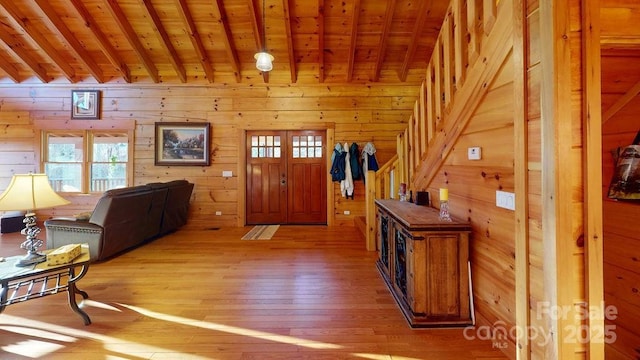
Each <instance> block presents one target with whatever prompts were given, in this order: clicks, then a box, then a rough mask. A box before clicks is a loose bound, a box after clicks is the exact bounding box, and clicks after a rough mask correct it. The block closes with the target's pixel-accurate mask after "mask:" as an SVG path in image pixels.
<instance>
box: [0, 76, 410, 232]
mask: <svg viewBox="0 0 640 360" xmlns="http://www.w3.org/2000/svg"><path fill="white" fill-rule="evenodd" d="M74 88H75V87H70V86H59V85H56V86H43V85H40V86H36V85H34V86H20V85H18V86H15V85H14V86H11V87H2V86H0V98H2V100H3V102H2V107H1V108H0V123H6V122H10V123H9V124H7V125H6V126H4V127H3V128H2V129H0V131H2V132H3V136H2V138H0V156H2V158H3V159H6V158H9V159H11V158H13V157H15V160H13V161H12V162H11V161H8V162H7V163H3V165H2V166H3V167H5V170H6V171H4V172H3V173H4V174H8V175H7V176H5V177H4V178H2V179H0V181H1V180H4V182H6V183H8V181H9V180H10V178H11V176H10V175H11V174H13V173H16V172H24V171H26V170H29V171H39V165H38V164H33V159H37V158H38V156H37V154H39V151H40V150H39V149H38V147H39V145H38V142H37V141H34V139H35V138H36V137H37V136H39V129H36V128H34V125H33V121H34V120H38V121H42V122H47V121H62V122H63V123H65V121H66V123H65V124H66V125H65V126H68V127H70V128H71V127H81V125H80V124H82V126H85V124H88V126H90V124H91V122H82V123H81V122H76V121H72V120H69V116H70V106H71V105H70V95H71V89H74ZM92 88H97V89H99V90H101V91H102V111H101V120H96V121H98V122H100V123H101V124H105V123H106V124H108V123H109V122H112V121H113V122H115V121H117V120H121V119H132V120H135V133H134V139H133V146H134V159H132V163H133V166H134V171H133V173H134V178H133V183H134V185H138V184H144V183H148V182H154V181H164V180H169V179H175V178H184V179H187V180H189V181H192V182H194V183H195V185H196V186H195V188H194V194H193V197H192V207H191V213H190V221H189V223H188V225H187V226H188V227H195V228H202V227H210V226H236V224H237V223H238V221H239V220H238V216H239V213H238V206H239V205H238V203H237V201H236V199H237V198H238V196H239V192H243V191H244V189H240V188H239V186H240V185H239V184H240V182H239V180H238V178H237V174H239V173H240V170H241V169H240V166H241V163H242V162H243V161H244V160H243V159H240V160H239V159H238V154H239V153H240V150H241V149H240V148H239V146H240V144H239V143H238V136H239V131H241V129H279V128H283V129H291V128H299V129H304V128H307V127H308V128H312V129H325V128H328V127H332V128H335V134H334V138H335V140H336V141H339V142H341V143H344V142H347V143H349V144H351V143H352V142H357V143H358V144H359V145H360V147H361V148H362V147H363V146H364V145H365V144H366V143H367V142H373V143H374V145H375V146H376V148H377V150H378V151H377V153H376V155H377V158H378V161H379V162H380V164H381V165H382V164H383V163H384V162H385V161H387V160H388V159H390V158H391V157H392V156H393V154H395V147H396V138H395V137H396V135H397V134H398V133H399V132H400V131H402V130H403V129H404V127H406V119H407V116H408V115H409V114H411V113H412V112H413V107H414V104H415V101H416V99H417V96H418V89H419V86H416V85H402V86H400V85H390V84H371V85H366V86H363V85H349V84H331V85H327V84H323V85H269V86H267V85H246V86H245V85H242V84H239V85H231V86H193V85H191V86H183V85H176V86H171V85H145V84H139V85H136V86H129V85H126V86H125V85H117V84H116V85H105V86H101V87H99V88H98V87H92ZM156 121H163V122H176V121H178V122H180V121H189V122H209V123H211V125H212V128H211V136H212V141H211V151H212V164H211V166H208V167H178V166H175V167H169V166H155V165H154V157H155V147H154V142H155V126H154V123H155V122H156ZM5 135H6V137H5ZM8 139H11V141H8ZM333 146H334V144H329V143H328V144H327V155H328V156H330V153H331V151H332V150H333ZM11 153H14V154H13V155H12V154H11ZM29 159H32V160H29ZM4 164H6V165H4ZM223 170H232V171H233V173H234V177H233V178H229V179H227V178H222V176H221V174H222V171H223ZM355 193H356V196H355V199H354V200H348V201H347V200H345V199H343V198H341V195H340V190H339V186H338V184H337V183H336V184H334V196H335V199H336V203H335V204H328V207H329V209H330V212H331V213H334V214H335V215H334V216H335V217H337V218H339V224H340V225H345V224H346V225H349V224H352V223H353V218H354V216H361V215H362V214H364V186H363V185H362V183H361V181H360V182H356V189H355ZM83 199H93V200H95V201H97V197H95V196H89V197H84V198H83ZM70 200H71V201H72V202H73V205H68V206H65V207H60V208H59V209H52V210H44V211H42V212H41V214H42V215H41V216H43V217H46V216H50V215H51V214H53V213H54V212H55V213H56V214H62V215H72V214H74V213H78V212H81V211H90V210H92V209H93V205H94V204H95V202H94V203H91V202H87V201H85V200H83V201H82V202H80V197H78V196H71V198H70ZM344 210H349V211H350V212H351V215H344V214H343V212H344ZM216 211H222V213H223V215H222V216H215V212H216Z"/></svg>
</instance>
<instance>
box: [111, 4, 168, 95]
mask: <svg viewBox="0 0 640 360" xmlns="http://www.w3.org/2000/svg"><path fill="white" fill-rule="evenodd" d="M105 3H106V4H107V9H108V10H109V12H110V13H111V15H112V16H113V18H114V20H115V21H116V23H117V24H118V27H119V28H120V30H121V31H122V33H123V34H124V36H125V37H126V38H127V40H128V41H129V44H130V45H131V47H133V50H134V51H135V52H136V54H137V55H138V58H140V61H142V65H143V66H144V68H145V69H146V70H147V73H148V74H149V76H151V79H152V80H153V82H155V83H159V82H160V75H159V74H158V69H157V68H156V65H155V64H154V62H153V61H152V60H151V57H150V56H149V54H147V52H146V51H145V49H144V46H142V43H141V42H140V39H138V35H136V32H135V31H134V30H133V27H131V24H130V23H129V20H127V17H126V16H125V14H124V12H123V11H122V9H121V8H120V5H118V2H117V1H116V0H106V2H105Z"/></svg>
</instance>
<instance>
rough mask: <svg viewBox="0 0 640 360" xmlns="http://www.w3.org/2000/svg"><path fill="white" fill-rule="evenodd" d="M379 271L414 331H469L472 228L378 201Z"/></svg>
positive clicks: (427, 209) (411, 206) (429, 211)
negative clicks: (440, 328) (446, 328)
mask: <svg viewBox="0 0 640 360" xmlns="http://www.w3.org/2000/svg"><path fill="white" fill-rule="evenodd" d="M376 207H377V215H376V217H377V219H376V221H377V226H378V229H377V230H378V231H377V233H378V238H377V241H378V249H379V254H380V256H379V259H378V261H377V267H378V270H379V271H380V273H381V275H382V278H383V279H384V281H385V282H386V283H387V286H388V287H389V290H390V291H391V293H392V294H393V296H394V298H395V299H396V301H397V302H398V305H399V306H400V309H401V310H402V313H403V315H404V316H405V317H406V319H407V321H408V322H409V324H410V325H411V326H412V327H437V326H463V325H470V324H471V323H472V320H471V311H470V297H469V270H468V265H467V263H468V260H469V234H470V233H471V225H470V224H469V223H466V222H462V221H458V220H456V219H455V218H454V219H453V221H452V222H447V221H440V220H439V216H438V215H439V212H438V210H437V209H435V208H431V207H426V206H420V205H415V204H412V203H409V202H400V201H397V200H376Z"/></svg>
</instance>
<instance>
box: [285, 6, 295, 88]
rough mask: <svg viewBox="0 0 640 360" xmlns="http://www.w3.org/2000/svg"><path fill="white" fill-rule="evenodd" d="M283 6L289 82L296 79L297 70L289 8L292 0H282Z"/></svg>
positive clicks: (293, 81)
mask: <svg viewBox="0 0 640 360" xmlns="http://www.w3.org/2000/svg"><path fill="white" fill-rule="evenodd" d="M282 4H283V6H284V27H285V31H286V32H287V52H288V53H289V71H290V73H291V83H293V84H295V83H296V82H297V81H298V70H297V69H296V58H295V54H294V49H293V36H292V35H291V8H292V7H293V6H294V0H282Z"/></svg>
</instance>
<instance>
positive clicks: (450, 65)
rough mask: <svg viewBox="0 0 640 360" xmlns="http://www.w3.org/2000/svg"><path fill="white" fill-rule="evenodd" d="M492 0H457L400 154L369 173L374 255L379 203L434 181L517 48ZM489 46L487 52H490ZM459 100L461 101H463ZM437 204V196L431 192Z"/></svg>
mask: <svg viewBox="0 0 640 360" xmlns="http://www.w3.org/2000/svg"><path fill="white" fill-rule="evenodd" d="M497 11H498V9H497V5H496V1H493V0H476V1H466V2H465V1H462V0H453V1H452V2H451V4H450V5H449V10H448V11H447V15H446V17H445V19H444V22H443V25H442V28H441V30H440V34H439V36H438V39H437V41H436V44H435V46H434V51H433V55H432V57H431V60H430V62H429V65H428V66H427V73H426V77H425V80H424V81H423V83H422V84H421V86H420V94H419V96H418V100H417V101H416V103H415V106H414V111H413V114H412V115H411V116H410V117H409V119H408V121H407V128H406V129H405V131H404V132H402V133H401V134H398V136H397V144H396V150H397V151H396V155H394V156H393V158H391V159H390V160H389V161H388V162H387V163H386V164H384V165H383V166H382V167H381V168H380V169H379V170H378V171H377V172H373V171H370V172H369V173H368V174H366V176H367V179H366V184H365V188H366V216H365V219H364V223H363V224H361V225H360V224H358V223H359V222H360V220H357V221H356V226H358V227H359V228H360V227H362V228H363V231H364V235H365V241H366V246H367V250H370V251H375V250H376V249H377V246H376V226H375V224H376V222H375V219H376V211H375V203H374V202H375V199H390V198H396V195H395V194H397V193H398V189H399V184H400V183H406V184H407V190H413V191H414V192H415V190H418V189H419V190H423V189H429V188H430V187H432V186H431V183H432V181H433V179H434V177H435V176H436V174H437V173H438V172H439V170H440V168H441V167H442V165H443V164H444V162H445V160H446V159H447V156H448V154H449V153H450V152H451V150H452V149H453V146H454V144H455V143H456V142H457V140H458V138H459V137H460V135H461V134H462V132H463V131H464V129H465V127H466V125H467V124H468V122H469V121H470V119H471V115H472V114H473V111H474V110H475V109H476V108H477V106H478V105H479V103H480V102H481V100H482V99H483V98H484V96H485V95H486V93H487V91H488V88H489V86H488V84H489V83H490V82H491V81H493V80H494V78H495V77H496V75H497V74H498V72H499V70H500V65H501V64H502V61H490V60H488V59H489V58H495V59H504V58H506V57H507V56H508V53H509V51H510V49H511V48H512V45H513V40H512V39H511V38H510V36H511V34H512V31H511V29H510V28H508V26H509V24H508V23H504V22H496V19H497ZM485 47H486V48H485ZM458 99H459V100H458ZM431 196H432V199H434V200H435V201H432V202H433V203H437V199H435V198H434V197H435V196H437V194H435V193H434V192H433V191H431Z"/></svg>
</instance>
